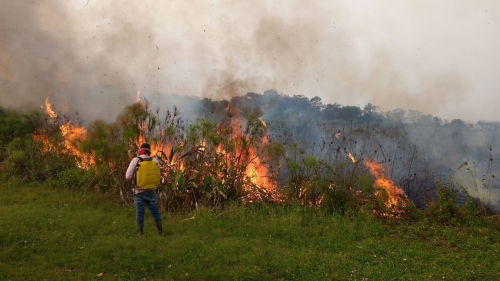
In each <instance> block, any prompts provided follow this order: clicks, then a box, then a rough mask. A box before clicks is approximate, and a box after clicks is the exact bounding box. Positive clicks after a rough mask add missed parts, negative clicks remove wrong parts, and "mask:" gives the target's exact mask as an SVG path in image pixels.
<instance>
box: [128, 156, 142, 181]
mask: <svg viewBox="0 0 500 281" xmlns="http://www.w3.org/2000/svg"><path fill="white" fill-rule="evenodd" d="M137 161H139V159H137V157H135V158H134V159H132V161H130V164H129V165H128V168H127V172H126V173H125V178H126V179H128V180H131V179H132V176H133V175H134V170H135V166H137Z"/></svg>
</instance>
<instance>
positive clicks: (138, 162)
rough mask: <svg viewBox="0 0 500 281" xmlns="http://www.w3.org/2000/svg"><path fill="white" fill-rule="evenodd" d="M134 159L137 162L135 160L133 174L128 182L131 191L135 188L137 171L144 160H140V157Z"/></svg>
mask: <svg viewBox="0 0 500 281" xmlns="http://www.w3.org/2000/svg"><path fill="white" fill-rule="evenodd" d="M135 158H137V159H138V160H137V164H135V168H134V173H133V174H132V181H131V182H130V188H131V189H134V188H135V187H136V182H137V169H138V168H139V166H140V165H141V162H142V161H144V159H142V157H135Z"/></svg>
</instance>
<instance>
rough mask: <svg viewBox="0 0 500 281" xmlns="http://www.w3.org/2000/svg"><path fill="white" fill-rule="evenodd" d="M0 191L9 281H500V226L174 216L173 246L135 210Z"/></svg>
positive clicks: (99, 201)
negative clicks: (138, 222)
mask: <svg viewBox="0 0 500 281" xmlns="http://www.w3.org/2000/svg"><path fill="white" fill-rule="evenodd" d="M52 184H54V183H52ZM0 192H1V195H0V216H1V219H0V280H95V279H100V280H282V279H283V280H363V279H365V278H366V279H365V280H443V278H444V279H445V280H500V258H499V257H500V255H499V253H498V251H499V250H500V244H499V242H498V241H500V233H499V229H498V225H497V226H494V225H493V224H492V225H491V226H489V227H474V228H465V227H458V228H457V227H447V226H436V225H428V224H425V223H412V224H403V223H391V224H389V223H387V222H385V223H380V222H377V221H375V220H373V219H371V218H370V217H366V216H360V217H357V218H339V217H332V216H324V215H320V214H315V213H313V212H311V211H308V213H305V214H304V213H303V211H302V210H301V209H300V208H288V209H286V208H284V207H278V208H274V207H261V208H255V207H254V208H249V207H247V208H242V207H237V206H234V207H232V208H229V209H228V210H226V211H225V212H224V213H218V214H216V213H213V212H208V211H200V212H198V213H195V214H184V215H181V214H174V215H171V214H166V215H165V214H164V215H163V218H164V228H165V230H166V232H167V233H166V235H165V236H164V237H160V236H158V235H156V233H155V232H154V230H153V229H154V226H153V222H152V219H151V217H150V216H149V214H148V213H147V215H148V217H147V220H146V226H145V235H143V236H142V237H138V236H136V235H135V225H134V211H133V208H132V207H121V206H117V205H115V204H113V203H109V202H106V200H105V199H104V198H101V197H99V196H96V195H95V194H84V193H83V192H81V191H68V190H58V189H56V188H55V187H53V186H51V183H45V184H43V185H40V184H38V185H37V184H29V185H26V184H23V183H16V182H9V183H4V184H2V185H1V186H0ZM193 215H194V219H192V218H193ZM100 273H103V274H102V276H101V277H98V276H97V275H98V274H100Z"/></svg>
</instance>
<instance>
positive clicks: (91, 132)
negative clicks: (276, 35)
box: [3, 91, 493, 218]
mask: <svg viewBox="0 0 500 281" xmlns="http://www.w3.org/2000/svg"><path fill="white" fill-rule="evenodd" d="M257 98H259V96H252V95H247V96H245V97H239V98H233V99H231V100H230V101H220V102H218V101H207V100H205V101H204V103H205V104H204V105H205V109H206V112H205V115H204V116H203V118H198V119H196V120H194V121H190V122H186V121H185V120H184V119H183V118H181V115H182V114H181V113H180V111H179V110H178V108H176V107H174V108H173V109H172V110H170V109H169V110H166V111H162V110H161V109H160V108H159V107H156V108H153V107H152V106H151V105H150V103H149V102H148V101H147V100H145V99H141V96H140V91H138V92H137V96H136V99H137V100H136V102H134V103H133V104H131V105H129V106H127V107H125V108H124V110H123V111H122V113H121V114H120V115H119V116H118V117H117V118H116V121H115V122H113V123H106V122H104V121H102V120H96V121H93V122H91V123H90V124H88V125H86V126H82V125H79V121H78V120H75V119H74V118H73V120H70V119H69V118H67V117H66V116H67V112H58V111H57V106H56V107H55V108H54V106H53V105H52V104H51V103H50V100H49V99H46V101H45V104H44V105H43V106H41V108H42V113H41V115H42V116H43V118H39V117H38V119H37V120H38V122H37V124H36V125H35V126H34V132H35V133H34V134H33V135H32V140H33V143H34V144H35V147H34V148H33V149H32V151H33V152H35V154H36V155H35V154H34V155H35V156H36V157H35V156H29V157H32V158H33V159H36V158H37V157H40V158H41V159H43V157H44V156H43V155H49V156H50V155H52V156H50V157H54V159H55V158H57V159H66V160H65V162H64V164H63V165H65V166H66V167H67V168H65V169H63V170H64V171H63V172H60V171H61V169H60V167H52V164H50V163H48V162H47V163H46V164H43V165H44V167H45V166H47V168H46V169H47V170H48V171H45V170H43V169H42V170H43V172H35V169H33V168H30V169H28V168H27V169H26V171H29V173H34V174H37V176H36V178H40V179H44V178H50V177H57V178H61V179H62V182H65V185H66V186H68V187H70V186H74V185H80V186H81V185H83V186H85V188H88V189H96V190H100V191H101V192H105V193H107V194H110V195H112V196H114V197H115V198H119V200H120V201H121V202H123V203H124V204H130V203H131V196H129V195H130V194H129V192H130V190H129V183H127V182H126V181H125V179H124V178H123V175H124V172H125V170H126V168H127V165H128V163H129V161H130V160H131V159H132V157H135V156H137V152H138V151H137V147H139V146H140V144H141V143H143V142H148V143H150V144H151V146H152V149H153V151H152V152H153V155H154V156H155V157H157V158H158V159H159V161H160V163H161V186H160V188H159V193H160V205H161V207H162V208H163V209H164V210H191V209H196V208H197V207H198V206H199V205H207V206H215V207H222V206H224V205H226V204H227V203H228V202H231V201H237V202H241V203H244V204H294V203H299V204H301V205H303V206H307V207H312V208H318V209H323V210H325V211H327V212H332V213H341V214H346V213H353V212H360V211H361V212H364V213H371V214H373V215H375V216H378V217H392V218H405V217H408V215H409V212H408V210H409V209H411V208H412V207H414V204H415V202H417V203H416V204H415V205H418V204H422V202H423V203H424V204H426V202H430V203H432V201H431V200H429V201H419V200H420V197H419V196H422V194H424V192H425V191H427V190H430V188H432V186H431V187H430V188H428V187H426V185H425V184H426V183H427V178H425V179H423V180H420V179H419V178H418V176H417V173H416V172H415V173H413V172H412V171H418V169H419V162H418V161H417V160H415V159H417V158H416V157H414V155H415V154H416V150H415V149H413V150H412V149H409V148H412V147H411V146H405V143H404V142H401V143H398V145H397V146H396V147H393V148H392V149H394V150H393V151H394V156H393V159H390V158H389V157H386V155H388V153H387V151H386V152H384V151H383V149H384V148H383V147H382V145H380V140H381V138H380V135H379V136H378V138H375V137H374V138H373V140H374V142H372V143H370V139H367V138H366V136H367V131H366V130H360V126H358V127H355V126H353V125H352V123H351V124H350V126H349V124H347V125H348V126H346V123H338V122H337V123H335V122H330V123H326V122H324V123H322V122H321V121H320V122H317V123H314V124H311V123H310V122H309V121H310V120H311V119H304V120H309V121H308V122H304V121H303V120H301V119H300V118H301V117H300V116H302V115H303V112H300V111H297V114H295V115H292V114H291V112H290V111H289V112H288V113H285V114H280V115H273V112H272V109H270V108H267V109H266V107H264V106H262V105H259V104H255V103H254V104H252V102H255V101H256V100H257ZM278 98H279V96H278ZM298 99H299V100H300V97H299V98H298ZM278 104H279V103H278ZM63 108H65V107H63ZM260 108H264V109H266V114H264V112H263V111H262V110H261V109H260ZM274 108H275V107H274ZM348 109H349V110H351V109H352V108H351V107H349V108H348ZM325 111H327V110H326V109H323V112H325ZM370 112H373V111H370ZM289 124H294V125H289ZM339 124H340V125H342V127H340V126H339ZM311 128H314V132H313V131H311ZM396 132H397V131H396ZM391 133H392V132H391ZM389 148H390V146H389ZM37 151H39V152H37ZM396 152H398V153H400V155H402V156H400V157H396ZM13 154H15V153H13ZM22 156H23V157H28V156H26V155H22ZM19 157H21V156H19ZM10 159H15V158H14V157H11V158H10ZM30 159H31V158H30ZM22 162H23V161H21V160H19V161H17V162H15V161H13V163H14V164H13V165H12V166H3V169H5V168H6V167H7V168H8V169H10V171H11V172H13V173H14V172H16V171H17V170H19V169H23V166H22V165H21V164H20V163H22ZM41 162H42V161H41ZM41 162H40V163H41ZM53 163H58V162H57V161H53ZM70 163H73V164H70ZM16 165H17V166H16ZM23 165H24V164H23ZM71 165H74V167H75V168H74V169H73V170H72V169H71ZM35 166H36V165H35ZM26 167H28V166H26ZM405 167H409V168H408V170H407V172H406V174H404V172H403V173H401V168H402V169H405ZM44 169H45V168H44ZM77 171H82V172H83V173H85V174H86V176H85V177H83V179H82V178H80V179H78V178H76V180H74V179H73V177H74V176H75V174H76V173H80V172H77ZM395 175H396V176H397V177H399V181H397V182H395V181H394V176H395ZM401 175H403V176H401ZM432 176H433V175H432V174H429V177H428V178H430V177H432ZM491 182H493V181H491ZM415 186H417V187H419V188H422V187H425V188H427V189H421V191H424V192H420V193H415ZM443 194H445V193H443ZM446 194H448V193H446ZM434 198H436V197H434ZM438 210H439V209H438Z"/></svg>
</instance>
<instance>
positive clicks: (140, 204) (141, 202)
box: [134, 190, 161, 223]
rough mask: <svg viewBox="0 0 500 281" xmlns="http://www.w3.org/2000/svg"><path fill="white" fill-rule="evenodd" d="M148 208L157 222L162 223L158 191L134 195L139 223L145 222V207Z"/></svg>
mask: <svg viewBox="0 0 500 281" xmlns="http://www.w3.org/2000/svg"><path fill="white" fill-rule="evenodd" d="M145 205H146V206H148V209H149V212H150V213H151V215H152V216H153V219H154V220H155V222H157V221H161V216H160V211H158V194H156V190H148V191H144V192H141V193H137V194H134V207H135V217H136V220H137V222H138V223H139V222H144V211H145V209H144V206H145Z"/></svg>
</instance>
